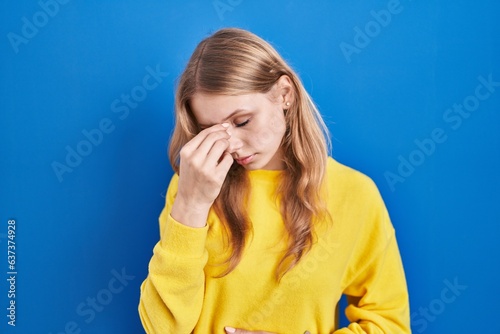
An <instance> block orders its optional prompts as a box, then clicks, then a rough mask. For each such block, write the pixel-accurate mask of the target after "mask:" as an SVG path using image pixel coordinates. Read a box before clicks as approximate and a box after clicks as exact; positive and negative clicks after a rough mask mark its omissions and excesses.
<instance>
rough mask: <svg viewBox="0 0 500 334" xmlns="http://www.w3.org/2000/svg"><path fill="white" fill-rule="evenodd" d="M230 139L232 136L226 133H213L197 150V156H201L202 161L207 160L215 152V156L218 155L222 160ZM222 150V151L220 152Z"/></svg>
mask: <svg viewBox="0 0 500 334" xmlns="http://www.w3.org/2000/svg"><path fill="white" fill-rule="evenodd" d="M229 138H230V136H229V134H228V133H227V132H226V131H217V132H212V133H211V134H209V135H208V136H207V137H206V138H205V140H204V141H203V142H202V143H201V144H200V146H199V147H198V148H197V149H196V154H197V155H199V156H200V157H201V158H202V159H207V158H208V157H209V156H210V154H211V152H212V151H214V150H215V152H214V154H217V155H218V156H217V160H218V158H220V156H221V155H222V152H224V150H225V149H226V148H227V147H228V146H229V142H228V139H229ZM221 148H222V151H220V150H221ZM212 159H213V157H212ZM217 160H216V162H217Z"/></svg>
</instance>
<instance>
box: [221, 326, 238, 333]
mask: <svg viewBox="0 0 500 334" xmlns="http://www.w3.org/2000/svg"><path fill="white" fill-rule="evenodd" d="M224 329H225V330H226V332H227V333H236V329H235V328H233V327H224Z"/></svg>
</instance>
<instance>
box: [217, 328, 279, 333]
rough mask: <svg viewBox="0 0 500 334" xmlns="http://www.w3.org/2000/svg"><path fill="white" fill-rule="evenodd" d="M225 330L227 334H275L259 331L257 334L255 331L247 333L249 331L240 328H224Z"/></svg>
mask: <svg viewBox="0 0 500 334" xmlns="http://www.w3.org/2000/svg"><path fill="white" fill-rule="evenodd" d="M224 330H225V331H226V333H227V334H252V333H253V334H273V333H269V332H263V331H257V332H254V331H247V330H244V329H239V328H233V327H228V326H226V327H224Z"/></svg>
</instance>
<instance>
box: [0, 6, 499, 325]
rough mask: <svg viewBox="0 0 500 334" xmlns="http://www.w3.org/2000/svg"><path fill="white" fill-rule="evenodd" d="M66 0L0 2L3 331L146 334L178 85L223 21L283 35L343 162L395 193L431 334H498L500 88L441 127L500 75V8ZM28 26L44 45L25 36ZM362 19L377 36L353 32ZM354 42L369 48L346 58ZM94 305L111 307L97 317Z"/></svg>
mask: <svg viewBox="0 0 500 334" xmlns="http://www.w3.org/2000/svg"><path fill="white" fill-rule="evenodd" d="M44 1H45V2H44ZM65 1H66V3H64V4H59V5H58V7H59V8H57V7H55V6H54V5H53V4H54V2H53V0H42V1H41V2H36V1H21V2H18V1H4V2H3V6H2V10H1V11H0V22H1V23H0V27H1V31H0V36H1V41H0V57H1V58H0V59H1V62H0V68H1V72H0V73H1V79H0V145H1V146H0V159H1V160H0V171H1V173H0V269H1V271H0V278H1V279H0V306H1V307H0V309H1V310H3V311H0V332H2V333H23V334H26V333H28V334H29V333H54V334H55V333H65V331H64V329H65V327H68V328H71V327H72V326H73V327H75V328H78V329H79V330H81V333H141V332H142V327H141V325H140V320H139V318H138V315H137V311H136V310H137V304H138V299H139V286H140V283H141V282H142V280H143V279H144V278H145V276H146V275H147V264H148V261H149V259H150V256H151V254H152V248H153V246H154V244H155V243H156V241H157V239H158V222H157V218H158V215H159V213H160V210H161V209H162V206H163V202H164V195H165V189H166V187H167V185H168V181H169V179H170V177H171V175H172V170H171V168H170V165H169V163H168V159H167V154H166V152H167V145H168V140H169V136H170V133H171V130H172V120H173V114H172V112H173V110H172V106H173V92H174V87H175V82H176V78H177V77H178V76H179V74H180V72H181V71H182V69H183V67H184V65H185V63H186V62H187V60H188V58H189V56H190V54H191V52H192V51H193V49H194V47H195V46H196V44H197V43H198V42H199V41H200V40H201V39H202V38H204V37H206V36H207V35H208V34H209V33H211V32H214V31H215V30H217V29H218V28H221V27H226V26H238V27H242V28H245V29H249V30H251V31H253V32H255V33H256V34H258V35H260V36H262V37H263V38H265V39H266V40H268V41H270V42H271V43H272V44H273V45H274V46H276V48H277V49H278V50H279V52H281V53H282V55H283V56H284V57H285V58H286V59H287V60H289V62H290V64H291V65H292V66H293V67H294V68H295V69H296V70H297V72H298V73H299V75H300V76H301V78H302V80H303V82H304V85H305V86H306V89H307V90H308V91H309V92H310V94H311V95H312V97H313V99H314V100H315V101H316V103H317V105H318V107H319V108H320V110H321V112H322V113H323V115H324V117H325V120H326V122H327V123H328V126H329V128H330V130H331V133H332V135H333V156H334V157H335V158H336V159H337V160H339V161H340V162H342V163H344V164H347V165H349V166H352V167H354V168H356V169H358V170H360V171H362V172H364V173H366V174H368V175H369V176H370V177H372V178H373V179H374V180H375V182H376V183H377V184H378V186H379V188H380V191H381V193H382V195H383V197H384V199H385V201H386V204H387V207H388V209H389V211H390V214H391V217H392V220H393V223H394V226H395V227H396V229H397V237H398V241H399V245H400V249H401V254H402V257H403V261H404V266H405V269H406V274H407V280H408V286H409V291H410V297H411V312H412V314H413V330H414V332H415V333H422V332H425V333H470V332H475V333H481V332H489V333H493V332H495V333H499V332H500V330H499V329H498V328H496V325H494V324H495V319H497V318H498V315H497V312H498V307H497V302H496V299H497V298H498V296H499V295H498V292H496V291H497V289H496V277H497V276H498V272H499V268H500V266H499V262H500V261H499V255H500V243H499V242H498V237H499V223H500V211H499V210H498V205H499V196H498V187H499V186H500V177H499V173H498V171H499V170H500V159H499V147H500V132H499V124H500V115H499V112H500V87H498V86H497V87H490V88H491V91H490V92H489V93H490V94H489V96H488V97H487V98H485V99H484V100H481V101H479V105H476V106H473V108H472V107H471V108H472V109H474V111H472V112H471V113H470V116H469V117H467V118H461V123H460V126H458V122H459V121H458V119H457V118H455V120H454V121H453V122H451V120H448V121H446V120H445V119H444V118H443V117H444V116H445V115H446V113H447V109H449V108H452V106H453V104H462V103H464V101H467V103H472V102H474V98H471V97H470V96H474V94H475V90H476V87H477V86H478V85H480V84H481V82H480V81H479V80H478V78H479V77H483V78H485V79H488V77H489V76H490V77H491V79H492V80H493V81H495V82H498V81H500V47H499V37H498V36H499V35H500V34H499V33H500V26H499V24H498V13H500V4H499V3H498V2H495V1H493V0H489V1H488V0H483V1H477V2H473V1H463V0H462V1H415V0H414V1H410V0H401V1H400V4H399V6H397V13H393V14H391V18H390V22H388V21H389V20H386V22H384V26H382V25H380V24H379V23H374V22H376V21H375V18H374V14H373V13H371V11H375V12H380V11H381V10H386V9H387V8H388V6H390V3H391V1H393V0H391V1H374V0H370V1H367V0H363V1H361V0H359V1H347V0H342V1H310V2H306V1H236V0H232V1H229V0H221V1H183V2H180V1H176V2H175V4H174V2H170V1H159V0H158V1H130V0H127V1H67V0H65ZM61 2H63V1H62V0H61ZM44 3H47V4H52V7H50V6H49V7H47V8H49V9H47V10H48V11H49V12H51V14H52V15H48V14H43V10H44V9H43V7H44V6H43V5H42V4H44ZM222 4H225V7H224V6H223V5H222ZM45 7H46V6H45ZM56 9H57V10H56ZM40 12H42V14H41V13H40ZM375 16H376V15H375ZM23 18H26V19H24V20H23ZM27 21H29V22H31V24H34V22H35V23H37V24H38V26H39V27H36V26H35V28H36V29H37V30H38V31H36V32H34V31H33V30H31V31H30V30H29V28H26V27H25V28H23V26H25V25H26V24H27V23H26V22H27ZM372 21H373V22H372ZM370 22H371V23H370ZM377 26H378V28H377ZM23 29H24V33H26V34H27V35H28V36H30V37H29V38H26V39H24V40H23V42H19V40H21V38H25V37H22V35H23ZM365 29H368V30H369V31H368V32H369V34H370V35H371V37H370V36H368V37H365V38H364V41H363V38H362V37H359V36H358V37H357V39H356V35H357V34H359V33H357V31H360V30H361V31H365ZM370 29H372V30H370ZM365 33H366V31H365ZM14 34H16V35H17V36H18V37H17V39H14V40H17V41H18V42H12V39H13V38H14V37H13V36H14ZM9 36H10V37H9ZM356 41H357V42H358V47H357V51H356V52H355V53H352V54H350V55H348V54H345V52H343V51H342V48H341V46H342V45H343V46H344V47H345V45H347V44H349V45H351V48H352V47H356V44H355V43H356ZM360 41H361V42H360ZM360 43H361V44H360ZM363 43H364V44H363ZM360 46H362V47H360ZM148 69H149V70H153V71H154V70H159V71H160V72H161V76H158V80H157V81H156V82H157V83H158V85H156V87H155V88H152V89H150V90H146V89H144V88H141V86H142V85H143V79H144V78H145V77H147V75H148V73H149V72H148ZM148 80H149V79H148ZM148 83H149V84H150V85H153V83H155V81H154V80H150V81H148ZM150 88H151V87H150ZM480 92H481V93H483V94H486V93H487V92H488V90H486V89H485V88H481V90H480ZM131 93H133V94H135V95H134V96H136V97H138V98H137V100H138V101H137V103H136V105H135V104H133V103H131V104H130V106H127V105H126V103H125V102H122V101H121V99H122V94H124V95H125V94H129V95H130V94H131ZM141 93H142V94H143V95H140V94H141ZM144 93H146V94H147V95H146V96H144ZM139 97H140V98H139ZM116 99H118V102H116V101H115V100H116ZM139 100H140V101H139ZM113 103H115V105H114V107H113ZM131 106H134V107H131ZM118 107H120V108H121V109H118ZM126 109H128V114H127V113H126ZM117 111H118V112H117ZM456 115H457V114H455V117H456ZM106 119H108V121H106ZM103 120H104V122H108V124H107V127H108V128H107V130H108V132H109V133H102V138H100V139H99V136H98V135H96V137H94V139H95V140H94V141H95V143H96V144H95V145H94V144H92V145H91V146H90V147H89V146H85V145H86V144H85V143H84V141H85V140H87V139H86V137H85V135H84V134H83V132H82V131H85V130H86V131H91V130H93V129H96V128H98V127H99V125H100V123H101V122H103ZM453 127H455V129H454V128H453ZM110 129H112V130H110ZM436 129H442V131H441V132H442V136H441V139H443V138H446V140H444V142H441V143H435V147H434V149H433V150H431V149H430V147H431V146H432V145H431V146H428V151H427V154H426V153H425V152H424V153H418V151H419V148H418V146H417V144H416V143H415V140H420V141H424V140H425V139H428V138H430V137H431V133H432V132H433V131H435V130H436ZM438 131H439V130H438ZM93 133H96V132H93ZM441 141H443V140H441ZM427 143H428V141H427ZM78 145H80V149H81V150H83V152H85V154H86V155H85V156H82V157H81V161H77V160H73V166H74V167H71V170H72V171H71V172H69V171H66V172H62V173H61V172H60V173H59V177H58V175H57V173H56V172H55V171H54V168H53V165H54V164H55V163H60V164H65V165H66V161H65V160H66V156H67V154H68V147H69V149H70V150H71V149H73V150H77V147H78ZM429 145H430V144H429ZM420 151H421V150H420ZM410 158H412V159H413V160H412V161H413V162H414V163H415V164H418V166H415V167H414V170H410V171H411V172H409V171H408V170H406V174H404V175H405V176H404V177H402V176H401V175H403V174H401V175H400V177H401V179H399V181H398V182H396V183H395V184H392V186H391V184H390V182H388V180H387V178H386V175H387V173H388V172H391V173H394V175H396V174H397V173H398V167H399V165H400V164H401V159H406V160H408V159H410ZM74 159H76V158H74ZM399 168H403V167H399ZM404 172H405V171H404V170H403V173H404ZM401 180H404V182H400V181H401ZM8 219H15V220H16V225H17V230H16V232H17V234H16V246H17V248H16V253H17V254H16V256H17V268H16V269H17V271H18V275H17V282H16V293H17V294H16V305H17V313H16V316H17V318H16V327H15V328H13V327H11V326H8V325H7V317H6V314H7V311H6V307H7V306H8V298H7V291H8V286H7V282H6V279H5V278H6V277H7V274H6V273H7V271H8V268H7V240H8V239H7V221H8ZM113 271H115V273H116V272H119V273H121V272H122V271H124V272H125V273H126V275H127V277H128V278H127V279H125V281H124V282H125V283H121V285H120V284H118V283H117V282H118V281H114V280H113V277H114V275H113V273H112V272H113ZM110 282H113V284H115V285H114V287H115V288H114V290H113V291H115V292H112V293H110V289H109V286H108V285H109V283H110ZM447 284H458V285H460V289H459V290H457V291H456V292H455V293H452V291H451V290H445V289H447V286H448V285H447ZM118 287H120V289H118ZM117 289H118V290H119V292H118V291H117ZM443 291H445V293H446V294H445V296H446V297H447V299H446V302H444V299H443V297H442V292H443ZM96 297H100V298H101V301H102V300H105V302H106V303H105V305H100V306H99V311H95V312H94V314H93V315H92V316H91V315H90V313H89V311H88V310H90V306H88V304H87V303H88V302H89V300H91V299H92V298H96ZM451 297H453V298H452V299H453V301H451V302H450V300H449V298H451ZM103 298H104V299H103ZM82 303H83V306H82ZM79 306H80V307H83V308H81V309H80V312H79V311H78V307H79ZM426 308H427V309H428V311H427V313H425V312H426V311H425V309H426ZM85 310H86V312H87V313H83V315H82V312H84V311H85ZM424 314H426V315H424ZM72 322H74V323H72ZM491 326H494V327H493V328H492V327H491Z"/></svg>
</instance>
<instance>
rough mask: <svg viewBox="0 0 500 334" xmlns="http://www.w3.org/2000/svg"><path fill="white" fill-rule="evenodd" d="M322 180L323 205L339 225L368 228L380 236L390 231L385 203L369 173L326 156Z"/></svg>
mask: <svg viewBox="0 0 500 334" xmlns="http://www.w3.org/2000/svg"><path fill="white" fill-rule="evenodd" d="M325 183H326V194H325V195H326V199H327V206H328V207H329V208H330V214H331V215H332V217H333V219H334V221H335V220H336V221H337V223H339V224H340V226H339V228H341V229H342V228H347V229H348V230H350V231H351V232H355V231H360V230H365V231H371V232H374V233H375V234H379V235H380V236H381V237H382V238H384V239H386V238H387V237H388V236H389V235H390V234H391V233H392V230H393V227H392V224H391V223H390V218H389V215H388V212H387V209H386V207H385V203H384V201H383V199H382V196H381V195H380V192H379V190H378V188H377V186H376V185H375V183H374V182H373V181H372V179H371V178H370V177H368V176H367V175H365V174H363V173H361V172H359V171H357V170H355V169H353V168H350V167H347V166H345V165H343V164H341V163H339V162H337V161H335V160H334V159H333V158H328V162H327V172H326V177H325ZM375 231H377V232H375ZM356 233H357V232H356ZM372 236H373V235H372ZM353 238H354V236H353Z"/></svg>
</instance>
